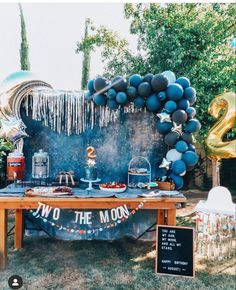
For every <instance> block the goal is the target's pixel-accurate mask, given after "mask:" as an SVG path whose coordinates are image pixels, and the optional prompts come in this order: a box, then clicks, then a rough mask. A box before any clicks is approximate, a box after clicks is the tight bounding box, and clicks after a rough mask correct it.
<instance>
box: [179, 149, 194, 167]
mask: <svg viewBox="0 0 236 290" xmlns="http://www.w3.org/2000/svg"><path fill="white" fill-rule="evenodd" d="M182 160H183V161H184V162H185V163H186V165H187V166H194V165H196V164H197V162H198V156H197V154H196V153H195V152H193V151H186V152H185V153H184V154H183V156H182Z"/></svg>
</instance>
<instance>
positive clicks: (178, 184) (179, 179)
mask: <svg viewBox="0 0 236 290" xmlns="http://www.w3.org/2000/svg"><path fill="white" fill-rule="evenodd" d="M170 178H171V179H172V180H173V182H174V184H175V188H176V189H180V188H182V187H183V186H184V179H183V177H182V176H179V175H177V174H174V173H171V174H170Z"/></svg>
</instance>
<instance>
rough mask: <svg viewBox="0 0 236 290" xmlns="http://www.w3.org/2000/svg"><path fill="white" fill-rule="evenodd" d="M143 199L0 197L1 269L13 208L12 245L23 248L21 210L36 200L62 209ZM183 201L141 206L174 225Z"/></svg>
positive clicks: (112, 205) (34, 205) (133, 202)
mask: <svg viewBox="0 0 236 290" xmlns="http://www.w3.org/2000/svg"><path fill="white" fill-rule="evenodd" d="M143 200H144V198H122V199H119V198H104V197H103V198H76V197H70V198H42V197H0V269H4V268H5V267H6V263H7V212H8V210H15V213H16V214H15V236H14V248H15V249H16V250H18V249H21V248H22V247H23V210H24V209H25V210H27V209H37V207H38V202H42V203H44V204H47V205H50V206H52V207H58V208H61V209H111V208H115V207H118V206H121V205H124V204H126V205H127V207H128V208H129V209H135V208H136V207H137V205H138V204H139V203H140V202H142V201H143ZM181 202H186V198H185V197H179V198H177V197H175V198H173V197H171V198H170V197H168V198H155V199H147V201H146V202H145V203H144V206H143V208H142V209H144V210H145V209H154V210H157V223H158V224H167V225H175V224H176V207H175V204H176V203H181Z"/></svg>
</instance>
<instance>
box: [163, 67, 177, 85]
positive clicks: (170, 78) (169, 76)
mask: <svg viewBox="0 0 236 290" xmlns="http://www.w3.org/2000/svg"><path fill="white" fill-rule="evenodd" d="M162 74H163V75H164V76H166V77H167V79H168V84H171V83H174V82H175V81H176V76H175V74H174V73H173V72H172V71H170V70H166V71H164V72H163V73H162Z"/></svg>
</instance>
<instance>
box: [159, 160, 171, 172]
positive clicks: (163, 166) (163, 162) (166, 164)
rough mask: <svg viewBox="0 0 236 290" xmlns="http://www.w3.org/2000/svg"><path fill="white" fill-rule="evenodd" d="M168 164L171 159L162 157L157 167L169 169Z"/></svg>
mask: <svg viewBox="0 0 236 290" xmlns="http://www.w3.org/2000/svg"><path fill="white" fill-rule="evenodd" d="M170 164H171V161H168V160H167V159H166V158H163V159H162V162H161V164H160V165H159V168H166V169H167V170H169V169H170Z"/></svg>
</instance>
